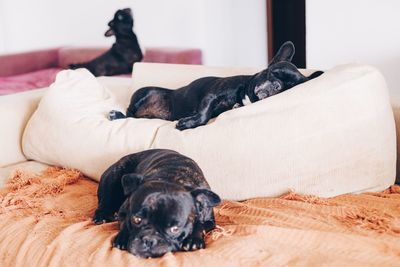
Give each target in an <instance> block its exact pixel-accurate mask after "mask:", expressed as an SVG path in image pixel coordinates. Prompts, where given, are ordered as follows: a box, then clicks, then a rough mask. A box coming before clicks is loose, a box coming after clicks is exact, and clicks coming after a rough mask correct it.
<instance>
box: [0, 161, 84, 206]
mask: <svg viewBox="0 0 400 267" xmlns="http://www.w3.org/2000/svg"><path fill="white" fill-rule="evenodd" d="M82 177H83V175H82V174H81V173H80V172H79V171H77V170H72V169H63V168H59V167H49V168H47V169H46V170H44V171H43V172H42V173H41V174H39V175H35V174H32V173H30V172H26V171H22V170H16V171H14V172H13V174H12V175H11V176H10V178H9V179H8V182H7V184H6V187H5V188H4V189H3V190H1V191H0V212H5V211H11V210H15V209H26V208H38V207H40V203H38V198H41V197H45V196H47V195H52V196H54V195H57V194H60V193H62V192H63V191H64V189H65V186H66V185H69V184H74V183H76V182H78V180H79V179H80V178H82Z"/></svg>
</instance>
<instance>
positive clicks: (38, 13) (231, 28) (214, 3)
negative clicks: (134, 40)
mask: <svg viewBox="0 0 400 267" xmlns="http://www.w3.org/2000/svg"><path fill="white" fill-rule="evenodd" d="M125 7H131V8H132V9H133V13H134V18H135V27H134V28H135V32H136V34H137V35H138V38H139V41H140V43H141V46H142V47H150V46H173V47H197V48H201V49H202V50H203V53H204V63H205V64H209V65H237V66H256V67H260V66H265V65H266V63H267V44H266V39H267V37H266V8H265V0H246V1H244V0H201V1H197V0H196V1H195V0H192V1H188V0H168V1H166V0H118V1H115V0H114V1H110V0H85V1H82V0H69V1H54V0H35V1H32V0H18V1H16V0H0V9H1V10H0V53H12V52H19V51H26V50H31V49H38V48H47V47H57V46H66V45H82V46H103V45H106V46H108V45H111V43H112V42H113V40H114V39H113V38H105V37H104V32H105V31H106V30H107V23H108V21H109V20H110V19H111V18H112V17H113V14H114V12H115V11H116V10H117V9H119V8H125Z"/></svg>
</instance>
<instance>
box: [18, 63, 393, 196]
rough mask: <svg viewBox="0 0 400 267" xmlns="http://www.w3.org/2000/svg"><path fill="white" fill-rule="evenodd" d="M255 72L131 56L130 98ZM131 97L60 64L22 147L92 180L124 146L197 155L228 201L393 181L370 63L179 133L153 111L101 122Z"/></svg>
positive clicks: (388, 129) (379, 84) (385, 117)
mask: <svg viewBox="0 0 400 267" xmlns="http://www.w3.org/2000/svg"><path fill="white" fill-rule="evenodd" d="M255 71H256V70H254V69H243V70H242V71H241V70H240V69H230V68H210V67H206V66H177V65H166V64H165V65H163V64H135V67H134V73H133V76H134V87H133V88H132V89H131V91H130V92H129V96H130V95H131V94H132V92H133V91H134V90H136V89H137V88H138V87H141V86H145V85H158V86H167V87H171V88H176V87H178V86H181V85H184V84H186V83H187V82H188V81H190V80H192V79H194V78H197V77H201V76H206V75H211V74H214V75H217V76H227V75H235V74H239V73H253V72H255ZM151 77H154V79H151ZM162 77H165V79H163V78H162ZM171 77H174V78H173V79H172V78H171ZM128 103H129V99H127V96H126V94H125V95H123V94H114V93H113V92H112V91H111V90H109V89H107V88H106V87H104V86H102V85H101V84H100V83H99V82H98V81H97V80H96V79H95V77H93V76H92V75H91V74H90V73H89V72H87V71H85V70H76V71H70V70H69V71H63V72H61V73H60V74H59V75H58V77H57V80H56V82H55V84H53V85H52V86H51V88H50V90H48V91H47V93H46V95H45V96H44V97H43V98H42V100H41V102H40V105H39V107H38V109H37V111H36V112H35V113H34V115H33V116H32V118H31V120H30V121H29V123H28V125H27V127H26V130H25V133H24V139H23V150H24V153H25V155H26V156H27V157H29V158H31V159H35V160H38V161H41V162H45V163H47V164H55V165H61V166H64V167H71V168H77V169H79V170H81V171H83V172H84V173H85V174H86V175H88V176H90V177H92V178H94V179H97V180H98V179H99V178H100V176H101V174H102V173H103V171H104V170H105V169H106V168H107V167H108V166H110V165H111V164H112V163H114V162H115V161H116V160H118V159H119V158H120V157H122V156H124V155H126V154H129V153H134V152H138V151H142V150H145V149H149V148H170V149H174V150H177V151H178V152H181V153H183V154H185V155H187V156H189V157H191V158H193V159H194V160H195V161H196V162H197V163H198V164H199V166H200V167H201V169H202V170H203V171H204V173H205V176H206V178H207V180H208V182H209V183H210V185H211V188H212V189H213V190H214V191H215V192H217V193H218V194H220V195H221V196H222V197H223V198H228V199H246V198H252V197H258V196H275V195H279V194H281V193H283V192H286V191H287V190H289V189H294V190H296V191H298V192H300V193H306V194H316V195H320V196H334V195H338V194H343V193H351V192H361V191H377V190H382V189H384V188H386V187H388V186H390V185H391V184H392V183H393V181H394V177H395V161H396V143H395V137H396V136H395V135H396V134H395V127H394V120H393V114H392V110H391V107H390V103H389V99H388V95H387V88H386V84H385V81H384V79H383V77H382V75H381V74H380V73H379V72H378V71H377V70H376V69H374V68H372V67H369V66H361V65H345V66H338V67H336V68H334V69H332V70H329V71H327V72H326V73H325V74H324V75H322V76H321V77H319V78H317V79H314V80H312V81H310V82H307V83H304V84H301V85H299V86H296V87H295V88H292V89H291V90H288V91H286V92H284V93H281V94H279V95H276V96H273V97H270V98H267V99H265V100H262V101H259V102H257V103H254V104H252V105H249V106H246V107H242V108H239V109H235V110H231V111H228V112H225V113H223V114H221V115H220V116H218V117H217V118H216V119H214V120H212V121H210V122H209V123H208V124H207V125H205V126H201V127H198V128H196V129H191V130H186V131H182V132H181V131H178V130H176V129H175V128H174V127H175V123H174V122H168V121H163V120H158V119H151V120H150V119H134V118H129V119H126V120H116V121H108V120H107V118H106V115H107V113H108V111H110V110H112V109H118V110H122V111H124V110H125V109H126V106H127V104H128Z"/></svg>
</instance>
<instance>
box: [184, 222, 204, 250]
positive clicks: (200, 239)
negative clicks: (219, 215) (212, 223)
mask: <svg viewBox="0 0 400 267" xmlns="http://www.w3.org/2000/svg"><path fill="white" fill-rule="evenodd" d="M204 234H205V229H204V226H203V224H202V223H200V222H196V223H195V225H194V226H193V231H192V233H191V234H190V235H189V236H188V237H186V239H185V240H183V243H182V250H184V251H192V250H198V249H203V248H205V247H206V244H205V242H204Z"/></svg>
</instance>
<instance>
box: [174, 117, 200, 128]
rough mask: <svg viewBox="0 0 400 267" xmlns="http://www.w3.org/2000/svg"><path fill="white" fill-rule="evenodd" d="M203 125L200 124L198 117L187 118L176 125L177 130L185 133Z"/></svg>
mask: <svg viewBox="0 0 400 267" xmlns="http://www.w3.org/2000/svg"><path fill="white" fill-rule="evenodd" d="M200 125H202V124H201V123H199V122H198V116H196V115H195V116H192V117H186V118H182V119H180V120H178V122H177V123H176V126H175V128H176V129H178V130H180V131H183V130H186V129H191V128H196V127H197V126H200Z"/></svg>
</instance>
